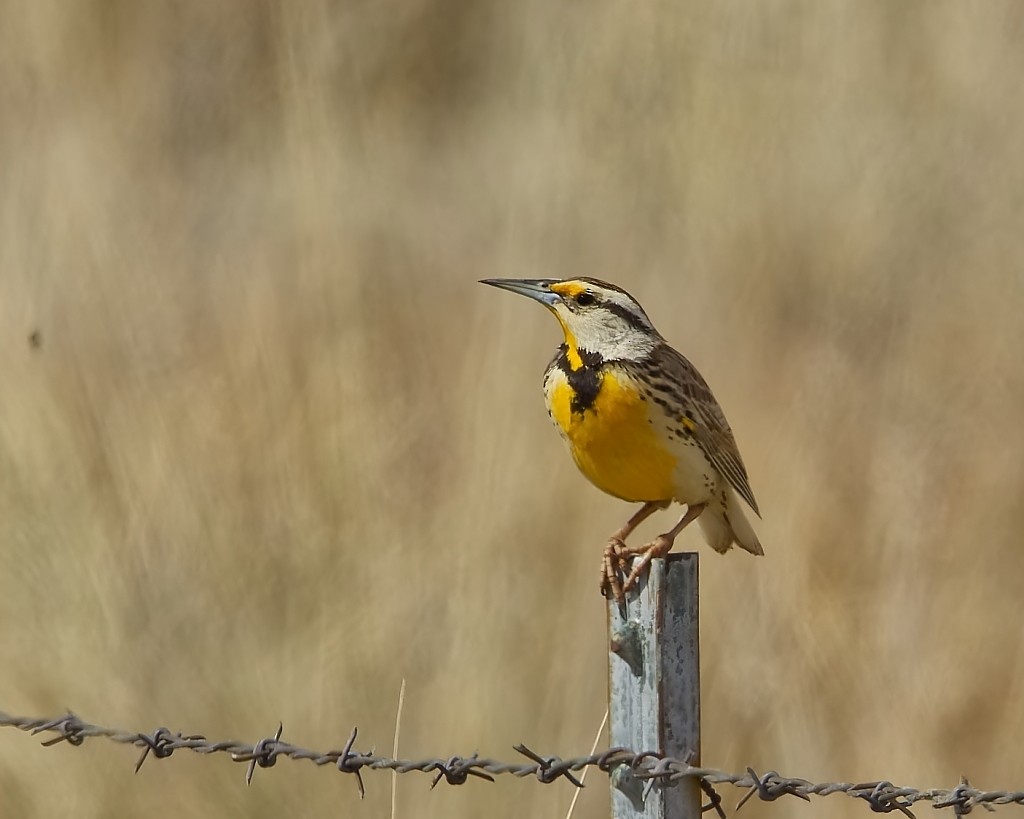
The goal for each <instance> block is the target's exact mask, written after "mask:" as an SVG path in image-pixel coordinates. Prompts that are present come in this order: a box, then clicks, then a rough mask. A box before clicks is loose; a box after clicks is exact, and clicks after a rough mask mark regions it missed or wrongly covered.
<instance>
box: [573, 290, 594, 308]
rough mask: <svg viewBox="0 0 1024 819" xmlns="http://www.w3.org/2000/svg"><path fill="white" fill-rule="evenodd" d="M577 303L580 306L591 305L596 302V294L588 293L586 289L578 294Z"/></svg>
mask: <svg viewBox="0 0 1024 819" xmlns="http://www.w3.org/2000/svg"><path fill="white" fill-rule="evenodd" d="M576 303H577V304H578V305H579V306H580V307H589V306H590V305H592V304H593V303H594V294H593V293H588V292H587V291H586V290H584V291H583V292H582V293H580V294H579V295H577V296H576Z"/></svg>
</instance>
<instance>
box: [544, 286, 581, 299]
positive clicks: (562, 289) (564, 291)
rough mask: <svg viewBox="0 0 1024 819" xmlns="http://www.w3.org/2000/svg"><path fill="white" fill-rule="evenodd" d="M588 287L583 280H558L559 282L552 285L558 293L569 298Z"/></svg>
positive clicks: (552, 288)
mask: <svg viewBox="0 0 1024 819" xmlns="http://www.w3.org/2000/svg"><path fill="white" fill-rule="evenodd" d="M586 289H587V286H586V285H585V284H583V283H582V282H558V284H553V285H551V291H552V292H553V293H557V294H558V295H559V296H563V297H564V298H567V299H574V298H576V296H578V295H579V294H580V293H582V292H583V291H584V290H586Z"/></svg>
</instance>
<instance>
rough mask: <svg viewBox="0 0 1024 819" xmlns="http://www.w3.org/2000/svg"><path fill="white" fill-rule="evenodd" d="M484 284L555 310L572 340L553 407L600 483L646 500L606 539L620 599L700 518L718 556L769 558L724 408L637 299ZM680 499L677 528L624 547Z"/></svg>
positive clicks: (577, 287)
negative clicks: (740, 553) (752, 517)
mask: <svg viewBox="0 0 1024 819" xmlns="http://www.w3.org/2000/svg"><path fill="white" fill-rule="evenodd" d="M482 283H483V284H489V285H493V286H494V287H500V288H502V289H504V290H510V291H511V292H513V293H519V294H520V295H523V296H528V297H529V298H531V299H534V300H536V301H539V302H540V303H541V304H543V305H544V306H545V307H547V308H548V309H549V310H550V311H551V312H552V313H554V315H555V318H556V319H558V322H559V324H560V325H561V327H562V333H563V334H564V336H565V340H564V342H563V343H562V345H561V346H560V347H559V348H558V351H557V352H556V353H555V357H554V358H553V359H552V360H551V363H550V364H548V367H547V370H546V371H545V373H544V397H545V399H546V401H547V407H548V415H550V416H551V420H552V421H553V422H554V424H555V426H556V427H557V428H558V431H559V432H560V433H561V435H562V438H563V439H564V441H565V443H566V444H567V445H568V447H569V452H570V453H571V454H572V457H573V460H574V461H575V462H576V466H578V467H579V469H580V471H581V472H582V473H583V474H584V475H586V477H587V478H588V479H589V480H590V481H591V483H593V484H594V485H595V486H597V487H598V488H599V489H602V490H604V491H605V492H607V493H608V494H609V495H614V496H615V497H617V498H621V499H622V500H625V501H631V502H634V503H642V504H643V506H641V507H640V509H639V510H638V511H637V512H636V514H634V515H633V516H632V517H631V518H630V519H629V520H628V521H627V522H626V523H625V524H624V525H623V526H622V528H620V529H619V530H618V531H616V532H615V533H614V534H613V535H612V536H611V537H610V538H609V539H608V544H607V546H606V547H605V550H604V556H603V560H602V564H601V590H602V593H604V594H608V593H611V594H612V595H613V596H614V597H615V598H616V599H617V600H619V601H620V602H621V601H622V600H623V599H624V592H626V591H628V590H629V589H630V588H631V587H632V585H633V584H634V583H635V582H636V580H637V578H638V577H639V576H640V573H641V572H642V571H643V570H644V567H645V566H647V565H648V564H649V563H650V561H651V560H652V559H654V558H657V557H663V556H664V555H665V554H667V553H668V551H669V550H670V549H671V548H672V544H673V542H674V541H675V539H676V537H677V536H678V535H679V533H680V532H681V531H682V530H683V529H685V528H686V526H688V525H689V524H690V523H692V522H693V521H694V520H696V521H697V522H698V523H699V524H700V527H701V530H702V531H703V533H704V538H705V539H706V540H707V542H708V544H709V545H710V546H711V548H712V549H714V550H715V551H716V552H726V551H728V550H729V548H730V547H731V546H732V545H733V544H734V543H736V544H738V545H739V546H740V547H741V548H743V549H745V550H746V551H748V552H750V553H751V554H755V555H761V554H764V551H763V550H762V549H761V544H760V542H759V541H758V539H757V535H756V534H755V533H754V530H753V528H751V525H750V523H749V522H748V521H747V518H746V516H745V515H744V514H743V509H742V508H741V506H740V503H739V500H738V499H737V497H736V496H737V495H739V497H741V498H742V499H743V500H744V501H746V503H747V505H748V506H750V508H751V509H752V510H753V511H754V513H755V514H757V515H758V516H759V517H760V512H759V511H758V508H757V501H756V500H754V493H753V492H752V491H751V489H750V482H749V480H748V479H747V470H746V467H744V465H743V460H742V459H741V458H740V453H739V449H737V447H736V441H735V439H734V438H733V434H732V430H731V429H730V428H729V424H728V422H727V421H726V420H725V414H724V413H723V412H722V408H721V407H720V406H719V405H718V402H717V401H716V400H715V397H714V395H712V393H711V389H710V388H709V387H708V385H707V382H706V381H705V380H704V379H703V378H702V377H701V374H700V373H699V372H697V369H696V367H694V366H693V365H692V364H691V363H690V362H689V361H687V360H686V358H684V357H683V356H682V355H680V354H679V353H678V352H676V351H675V350H674V349H672V347H670V346H669V345H668V343H667V342H666V341H665V339H664V338H663V337H662V336H661V334H660V333H659V332H658V331H657V330H656V329H654V325H653V324H651V321H650V319H649V318H647V313H645V312H644V309H643V308H642V307H641V306H640V304H639V303H638V302H637V300H636V299H634V298H633V297H632V296H631V295H629V293H627V292H626V291H625V290H623V289H621V288H619V287H616V286H615V285H612V284H608V283H607V282H602V281H599V280H597V279H590V278H580V279H565V280H557V279H485V280H484V281H483V282H482ZM672 502H677V503H682V504H685V505H686V512H685V514H684V515H683V516H682V517H681V518H680V519H679V522H678V523H676V525H675V526H673V527H672V528H671V529H670V530H669V531H667V532H665V533H664V534H661V535H658V536H657V537H656V538H654V540H653V541H651V542H650V543H647V544H645V545H643V546H627V545H626V538H627V537H629V535H630V534H631V533H632V532H633V530H634V529H636V527H637V526H639V525H640V523H641V522H642V521H644V520H646V519H647V518H648V517H650V516H651V515H652V514H653V513H654V512H656V511H658V510H659V509H666V508H667V507H668V506H669V504H671V503H672ZM635 557H638V558H639V559H638V560H635V561H633V558H635ZM631 561H633V565H632V567H630V562H631ZM620 574H621V576H622V577H625V581H624V582H623V581H622V580H621V578H620Z"/></svg>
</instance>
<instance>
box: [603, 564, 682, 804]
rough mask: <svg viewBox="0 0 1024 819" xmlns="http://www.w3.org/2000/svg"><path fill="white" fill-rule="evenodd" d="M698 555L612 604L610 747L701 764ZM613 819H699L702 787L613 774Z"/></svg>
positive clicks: (650, 576)
mask: <svg viewBox="0 0 1024 819" xmlns="http://www.w3.org/2000/svg"><path fill="white" fill-rule="evenodd" d="M698 577H699V573H698V558H697V554H696V553H695V552H684V553H680V554H670V555H668V557H667V558H666V559H665V560H654V561H652V562H651V565H650V571H649V572H648V573H647V574H646V576H645V577H644V578H642V579H641V580H640V583H639V584H638V585H637V587H636V588H634V589H633V590H632V591H630V592H629V594H628V595H627V596H626V603H625V606H620V605H619V604H618V603H616V602H615V600H614V598H609V601H608V643H609V654H608V710H609V723H608V724H609V729H608V730H609V739H610V743H611V746H612V747H618V746H623V747H626V748H629V749H631V750H633V751H638V752H640V751H657V752H659V753H661V754H664V755H667V756H671V757H675V758H677V759H687V760H689V762H690V764H692V765H694V766H699V765H700V618H699V616H698V601H699V595H698ZM611 795H612V817H613V819H640V817H643V819H699V817H700V815H701V789H700V783H699V782H698V781H697V780H696V779H693V778H690V777H688V778H686V779H682V780H680V781H679V782H677V783H674V784H671V785H664V784H662V783H661V782H658V781H656V780H651V779H639V778H637V777H636V776H634V775H633V773H632V772H631V771H630V770H629V768H628V767H627V766H625V765H620V766H619V767H618V768H616V769H615V770H613V771H612V773H611Z"/></svg>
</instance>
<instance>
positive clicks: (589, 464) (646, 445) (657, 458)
mask: <svg viewBox="0 0 1024 819" xmlns="http://www.w3.org/2000/svg"><path fill="white" fill-rule="evenodd" d="M545 393H546V397H547V403H548V410H549V411H550V413H551V418H552V420H553V421H554V422H555V424H556V425H557V427H558V428H559V430H560V431H561V433H562V436H563V437H564V438H565V441H566V443H567V444H568V445H569V450H570V452H571V453H572V457H573V460H575V461H576V465H577V466H578V467H579V468H580V471H581V472H583V474H584V475H586V476H587V478H589V479H590V481H591V482H592V483H593V484H594V485H595V486H597V487H598V488H599V489H603V490H604V491H605V492H607V493H608V494H610V495H615V496H616V497H618V498H622V499H623V500H627V501H656V500H670V499H671V498H673V497H674V494H675V493H674V491H673V473H674V471H675V467H676V458H675V457H674V456H673V455H672V453H671V452H669V451H668V449H667V448H666V447H665V445H664V444H663V443H662V442H661V440H660V438H659V436H658V434H657V431H656V429H655V427H656V425H655V424H652V423H651V418H650V415H649V413H648V402H646V401H644V400H642V398H641V393H640V391H639V390H638V389H637V388H636V386H635V384H634V383H633V382H632V380H631V379H629V378H628V377H626V376H624V375H622V374H620V373H616V372H615V371H614V370H611V369H607V370H605V371H604V372H602V373H601V376H600V388H599V390H598V392H597V397H596V398H595V399H594V401H593V403H591V405H590V406H589V407H588V408H587V409H586V410H583V411H579V410H574V408H573V397H574V396H575V392H574V390H573V388H572V386H571V385H570V383H569V379H568V378H567V376H566V375H565V373H563V372H561V371H559V370H553V371H552V372H551V374H550V375H549V379H548V382H547V384H546V390H545Z"/></svg>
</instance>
